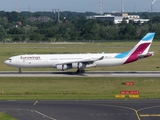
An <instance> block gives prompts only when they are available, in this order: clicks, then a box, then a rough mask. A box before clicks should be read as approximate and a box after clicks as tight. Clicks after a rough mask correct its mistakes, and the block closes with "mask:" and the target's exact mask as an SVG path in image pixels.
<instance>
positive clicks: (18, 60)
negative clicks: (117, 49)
mask: <svg viewBox="0 0 160 120" xmlns="http://www.w3.org/2000/svg"><path fill="white" fill-rule="evenodd" d="M115 55H117V54H116V53H114V54H113V53H109V54H108V53H107V54H43V55H42V54H33V55H18V56H14V57H11V58H9V59H8V60H6V61H5V64H7V65H10V66H12V67H17V68H56V65H57V64H64V63H69V62H71V63H74V62H76V61H82V60H85V59H98V58H100V57H102V56H104V58H103V59H102V60H98V61H95V62H94V66H97V67H105V66H116V65H122V64H123V63H124V62H125V60H126V58H114V56H115ZM88 67H89V66H88Z"/></svg>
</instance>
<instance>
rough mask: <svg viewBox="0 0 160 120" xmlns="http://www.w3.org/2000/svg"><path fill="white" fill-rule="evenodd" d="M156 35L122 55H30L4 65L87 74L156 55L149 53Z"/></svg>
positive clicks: (9, 60) (19, 56)
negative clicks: (87, 69)
mask: <svg viewBox="0 0 160 120" xmlns="http://www.w3.org/2000/svg"><path fill="white" fill-rule="evenodd" d="M154 36H155V33H154V32H152V33H147V34H146V35H145V36H144V37H143V38H142V39H141V40H140V41H139V42H138V43H137V44H136V45H135V46H134V47H133V48H132V49H131V50H129V51H127V52H122V53H98V54H96V53H94V54H91V53H88V54H30V55H27V54H26V55H17V56H13V57H10V58H9V59H8V60H6V61H5V62H4V63H5V64H6V65H9V66H12V67H16V68H18V69H19V73H21V72H22V71H21V68H57V70H60V71H65V70H67V69H71V68H76V69H77V71H76V73H78V74H83V73H85V70H84V68H88V67H108V66H117V65H124V64H127V63H131V62H134V61H137V60H139V59H142V58H146V57H150V56H153V55H154V52H148V51H149V48H150V46H151V43H152V40H153V38H154Z"/></svg>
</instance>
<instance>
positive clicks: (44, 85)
mask: <svg viewBox="0 0 160 120" xmlns="http://www.w3.org/2000/svg"><path fill="white" fill-rule="evenodd" d="M126 81H133V82H135V85H133V86H126V85H122V82H126ZM159 84H160V80H159V79H158V78H107V77H100V78H92V77H84V78H83V77H73V78H68V77H67V78H64V77H63V78H61V77H57V78H48V77H47V78H0V89H1V95H0V99H2V100H4V99H34V100H39V99H41V100H42V99H44V100H45V99H51V100H53V99H54V100H55V99H57V100H59V99H65V100H66V99H70V100H72V99H95V100H96V99H114V96H115V95H116V94H119V93H120V91H121V90H138V91H140V98H159V97H160V89H159Z"/></svg>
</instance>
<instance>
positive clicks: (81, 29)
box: [0, 11, 160, 42]
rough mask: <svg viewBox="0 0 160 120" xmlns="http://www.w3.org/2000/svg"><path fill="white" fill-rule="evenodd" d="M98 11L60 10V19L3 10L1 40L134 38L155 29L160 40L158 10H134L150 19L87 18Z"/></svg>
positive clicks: (46, 14)
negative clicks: (140, 20)
mask: <svg viewBox="0 0 160 120" xmlns="http://www.w3.org/2000/svg"><path fill="white" fill-rule="evenodd" d="M95 14H96V13H92V12H86V13H77V12H70V11H65V12H61V13H60V20H59V21H58V19H57V16H58V15H57V14H56V13H53V12H35V13H32V12H20V13H17V12H5V11H0V42H41V41H42V42H62V41H72V42H74V41H75V42H76V41H95V42H99V41H133V40H139V39H141V38H142V37H143V36H144V35H145V34H146V33H147V32H156V37H155V38H156V40H160V29H159V28H160V14H159V13H145V12H144V13H143V12H142V13H131V14H137V15H140V16H141V18H149V19H150V21H149V22H148V23H144V24H140V23H139V22H137V23H134V22H130V23H129V24H127V23H126V22H125V21H124V22H122V23H121V24H114V23H113V22H112V21H102V20H94V19H90V20H88V19H86V16H91V15H95ZM44 16H47V17H49V18H51V19H50V20H48V21H45V22H44V21H40V20H35V21H32V22H31V21H29V20H28V18H30V17H35V18H38V17H44Z"/></svg>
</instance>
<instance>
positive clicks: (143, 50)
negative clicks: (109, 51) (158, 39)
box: [124, 33, 155, 64]
mask: <svg viewBox="0 0 160 120" xmlns="http://www.w3.org/2000/svg"><path fill="white" fill-rule="evenodd" d="M154 36H155V33H147V34H146V35H145V36H144V37H143V38H142V40H141V41H139V42H138V44H137V45H136V46H135V47H133V49H132V50H131V51H129V52H128V55H127V56H128V59H127V60H126V62H125V63H130V62H133V61H136V60H138V59H140V58H145V57H149V56H152V55H153V52H148V51H149V48H150V46H151V44H152V41H153V38H154ZM125 63H124V64H125Z"/></svg>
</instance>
